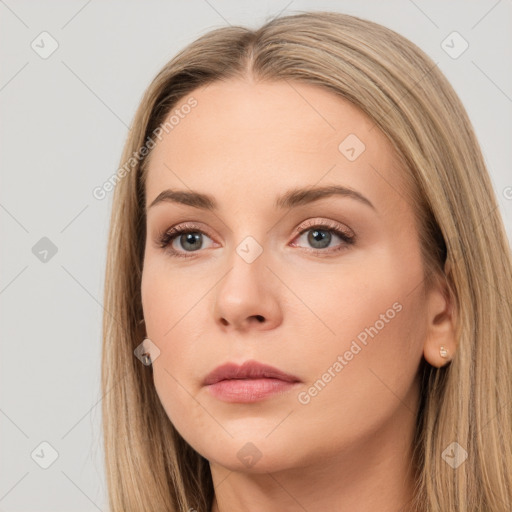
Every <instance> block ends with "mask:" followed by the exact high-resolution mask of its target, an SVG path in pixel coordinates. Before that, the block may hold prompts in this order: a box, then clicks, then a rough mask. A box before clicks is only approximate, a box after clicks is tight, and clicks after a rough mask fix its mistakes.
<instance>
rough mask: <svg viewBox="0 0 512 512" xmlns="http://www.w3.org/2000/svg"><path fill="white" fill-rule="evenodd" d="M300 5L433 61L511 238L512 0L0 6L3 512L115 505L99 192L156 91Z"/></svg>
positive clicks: (1, 1)
mask: <svg viewBox="0 0 512 512" xmlns="http://www.w3.org/2000/svg"><path fill="white" fill-rule="evenodd" d="M301 10H332V11H341V12H345V13H348V14H354V15H356V16H360V17H363V18H367V19H370V20H373V21H376V22H378V23H381V24H383V25H385V26H388V27H390V28H392V29H394V30H395V31H397V32H399V33H401V34H403V35H404V36H406V37H407V38H409V39H410V40H411V41H413V42H414V43H416V44H417V45H418V46H419V47H420V48H422V49H423V50H424V51H425V52H426V53H427V54H429V55H430V57H431V58H432V59H433V60H434V61H435V62H436V63H437V64H438V66H439V68H440V69H441V70H442V71H443V72H444V74H445V75H446V76H447V78H448V79H449V81H450V82H451V83H452V84H453V86H454V88H455V90H456V91H457V93H458V94H459V96H460V98H461V100H462V102H463V103H464V105H465V106H466V109H467V111H468V114H469V117H470V118H471V120H472V123H473V125H474V128H475V131H476V134H477V137H478V138H479V141H480V143H481V146H482V149H483V152H484V157H485V160H486V162H487V165H488V168H489V172H490V174H491V179H492V182H493V185H494V188H495V191H496V195H497V198H498V201H499V205H500V210H501V214H502V216H503V218H504V221H505V223H506V227H507V232H508V236H509V240H510V239H512V236H511V235H512V193H511V192H512V189H511V188H508V187H511V186H512V171H511V169H512V166H511V164H512V138H511V134H512V71H511V69H512V68H511V66H510V62H512V2H511V1H510V0H498V1H496V0H492V1H482V0H479V1H467V0H465V1H452V2H446V1H426V0H415V1H412V0H410V1H408V0H394V1H387V2H379V1H365V2H357V1H314V2H313V1H299V0H294V1H293V0H292V1H290V0H284V1H268V0H267V1H258V2H256V1H251V2H248V1H238V2H237V1H234V0H233V1H228V0H216V1H214V0H192V1H188V2H185V1H169V0H167V1H155V0H152V1H144V2H143V1H137V2H136V1H127V0H123V1H120V0H118V1H108V0H103V1H99V0H88V1H87V0H80V1H74V0H71V1H67V2H60V1H52V2H50V1H40V2H30V1H17V0H16V1H15V0H0V38H1V44H0V52H1V66H0V109H1V123H0V140H1V151H0V162H1V165H0V169H1V185H0V229H1V245H0V247H1V274H0V312H1V324H0V325H1V336H2V337H1V341H2V344H1V367H0V379H1V380H0V432H1V437H0V449H1V452H0V453H1V455H0V512H8V511H20V512H21V511H38V512H44V511H52V512H57V511H70V510H73V511H96V510H107V506H106V503H107V499H106V488H105V480H104V470H103V446H102V439H101V429H100V421H101V398H102V397H101V390H100V362H101V357H100V356H101V321H102V313H103V309H102V301H103V284H104V283H103V280H104V271H105V252H106V239H107V229H108V221H109V215H110V208H111V199H112V194H107V197H106V198H105V199H103V200H98V199H95V198H94V197H93V194H92V191H93V189H94V188H95V187H97V186H98V185H101V184H102V183H103V182H104V181H105V180H106V179H107V178H108V177H109V176H111V175H112V174H113V173H114V172H115V171H116V170H117V168H118V165H119V161H120V155H121V150H122V146H123V144H124V141H125V137H126V135H127V130H128V127H129V126H130V123H131V121H132V116H133V115H134V112H135V109H136V107H137V105H138V102H139V100H140V99H141V95H142V93H143V91H144V90H145V88H146V87H147V86H148V85H149V83H150V81H151V80H152V79H153V77H154V75H155V74H156V73H157V72H158V71H159V69H160V68H161V67H162V66H163V65H164V64H165V62H167V61H168V60H169V59H171V58H172V57H173V56H174V54H175V53H176V52H177V51H178V50H180V49H181V48H182V47H183V46H185V45H186V44H187V43H189V42H191V41H192V40H194V39H196V38H197V37H198V36H200V35H202V34H204V33H205V32H207V31H209V30H211V29H213V28H218V27H221V26H225V25H245V26H249V27H253V28H255V27H257V26H259V25H261V24H262V23H264V22H265V21H268V19H270V18H271V17H274V16H277V15H281V16H283V15H287V14H294V13H296V12H297V11H301ZM454 31H456V32H457V33H458V34H459V35H458V36H455V37H456V39H454V43H452V44H451V46H452V47H454V49H452V50H451V53H452V55H450V54H449V53H447V51H445V48H443V41H444V40H445V39H446V38H447V37H448V36H450V34H452V33H453V32H454ZM459 36H460V37H459ZM451 37H453V36H451ZM449 41H450V39H449ZM466 44H467V45H468V47H467V49H466V50H465V51H464V52H463V53H461V54H460V55H459V56H457V58H454V54H455V53H459V51H460V50H462V49H463V47H464V46H465V45H466ZM461 45H462V46H461ZM52 50H53V53H51V52H52ZM49 53H51V54H49ZM507 191H508V192H507ZM141 341H142V340H141ZM45 466H46V467H45Z"/></svg>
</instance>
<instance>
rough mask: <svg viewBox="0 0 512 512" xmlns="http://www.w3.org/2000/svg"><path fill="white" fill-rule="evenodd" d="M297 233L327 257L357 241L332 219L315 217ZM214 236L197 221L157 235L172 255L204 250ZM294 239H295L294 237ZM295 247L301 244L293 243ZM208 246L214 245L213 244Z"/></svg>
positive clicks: (185, 255) (163, 247)
mask: <svg viewBox="0 0 512 512" xmlns="http://www.w3.org/2000/svg"><path fill="white" fill-rule="evenodd" d="M296 232H297V233H298V236H297V237H296V238H295V239H299V240H302V239H303V238H305V239H306V242H305V243H307V244H309V245H310V248H306V250H308V251H309V252H312V253H314V254H318V255H319V256H326V255H329V254H331V253H336V252H338V251H341V250H344V249H347V248H348V247H349V246H350V245H353V244H354V243H355V234H354V233H353V232H352V231H351V230H349V229H348V228H345V227H343V226H342V225H341V224H338V223H336V222H333V221H325V220H323V221H319V220H318V219H312V220H310V221H308V222H306V223H305V224H302V225H301V226H299V228H297V230H296ZM205 237H206V239H208V240H210V241H212V240H211V238H210V237H209V236H208V235H207V234H206V233H205V232H204V231H203V230H202V229H200V228H199V227H198V226H196V225H195V224H181V225H179V226H175V227H172V228H170V229H168V230H167V231H165V232H164V233H162V234H160V235H159V236H158V237H157V241H158V246H159V247H161V248H162V249H165V250H166V251H167V252H168V253H169V254H170V255H171V256H176V257H179V258H190V257H193V256H194V253H196V252H199V251H200V249H204V248H205V247H204V240H205ZM336 238H337V239H339V240H341V243H339V244H338V245H334V246H332V242H336ZM295 239H294V240H295ZM291 245H292V246H294V247H296V246H298V245H297V244H296V243H292V244H291ZM209 247H212V244H210V246H209Z"/></svg>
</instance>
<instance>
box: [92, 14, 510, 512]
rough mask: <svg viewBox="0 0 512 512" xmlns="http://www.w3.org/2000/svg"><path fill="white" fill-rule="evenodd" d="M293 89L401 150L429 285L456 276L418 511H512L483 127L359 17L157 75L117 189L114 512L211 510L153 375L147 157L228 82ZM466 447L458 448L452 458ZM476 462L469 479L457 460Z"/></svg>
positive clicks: (498, 250)
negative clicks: (146, 293)
mask: <svg viewBox="0 0 512 512" xmlns="http://www.w3.org/2000/svg"><path fill="white" fill-rule="evenodd" d="M232 78H233V79H247V78H251V79H252V80H255V81H269V82H270V81H278V80H285V81H287V82H288V83H289V84H290V85H292V84H293V82H294V81H296V82H303V83H308V84H316V85H318V86H319V87H323V88H327V90H329V91H331V92H332V93H334V94H336V95H339V96H340V97H341V98H344V99H346V100H348V101H350V102H351V103H352V104H354V105H356V106H357V107H359V108H360V109H361V110H362V111H363V112H364V113H366V114H367V115H368V116H370V118H371V119H372V120H373V122H374V123H375V127H376V128H377V129H379V130H381V131H382V132H383V133H384V134H385V135H386V136H387V138H388V139H389V141H390V142H391V144H392V147H393V151H395V152H396V155H397V157H398V158H399V162H401V165H402V167H403V174H404V178H405V179H406V181H407V183H408V185H409V187H408V191H409V194H410V196H409V198H408V199H409V202H411V204H413V205H414V215H415V218H416V221H417V226H418V231H419V235H420V241H421V255H422V258H423V262H424V271H425V281H424V283H425V286H427V285H429V283H431V282H433V280H434V279H442V280H443V281H444V282H445V283H446V285H447V289H448V290H449V293H450V295H451V297H452V299H453V304H454V307H455V311H456V319H457V321H456V336H457V350H456V353H455V355H454V358H453V360H452V361H451V362H450V363H449V364H448V365H447V366H445V367H442V368H435V367H433V366H431V365H430V364H428V363H427V362H426V361H425V360H423V361H422V366H421V370H420V374H421V375H420V382H421V393H420V404H419V407H418V412H417V421H416V435H415V445H414V459H415V464H416V467H417V487H416V493H415V507H416V509H417V510H425V511H426V512H448V511H450V512H473V511H474V512H476V511H484V510H485V511H486V512H503V511H505V510H512V453H511V451H512V421H511V419H512V418H511V409H510V400H511V399H512V258H511V252H510V247H509V245H508V240H507V235H506V232H505V229H504V226H503V222H502V219H501V217H500V213H499V208H498V203H497V201H496V197H495V194H494V191H493V188H492V185H491V181H490V178H489V174H488V171H487V168H486V165H485V162H484V159H483V156H482V153H481V149H480V147H479V144H478V141H477V139H476V136H475V133H474V131H473V128H472V125H471V122H470V120H469V118H468V115H467V113H466V111H465V109H464V107H463V105H462V103H461V101H460V100H459V98H458V97H457V95H456V93H455V92H454V90H453V88H452V86H451V85H450V84H449V83H448V81H447V80H446V78H445V77H444V75H443V74H442V73H441V71H440V70H439V68H438V67H437V66H436V64H435V63H434V62H433V61H432V60H431V59H430V58H429V57H428V56H427V55H426V54H425V53H424V52H423V51H421V50H420V49H419V48H418V47H417V46H415V45H414V44H413V43H411V42H410V41H409V40H407V39H406V38H404V37H402V36H401V35H399V34H398V33H396V32H394V31H392V30H390V29H388V28H386V27H383V26H381V25H379V24H376V23H374V22H371V21H367V20H364V19H361V18H358V17H355V16H350V15H346V14H341V13H334V12H300V13H299V14H294V15H290V16H286V17H280V18H276V19H272V20H270V21H268V22H267V23H266V24H264V25H263V26H262V27H260V28H258V29H255V30H252V29H248V28H245V27H238V26H236V27H231V26H230V27H225V28H217V29H214V30H212V31H210V32H208V33H206V34H204V35H202V36H201V37H199V38H198V39H196V40H195V41H194V42H192V43H191V44H189V45H188V46H187V47H185V48H184V49H183V50H181V51H180V52H179V53H178V54H177V55H176V56H175V57H174V58H173V59H172V60H171V61H170V62H168V63H167V64H166V65H165V66H164V68H163V69H162V70H161V71H160V72H159V73H158V75H157V76H156V77H155V78H154V80H153V82H152V83H151V84H150V85H149V87H148V89H147V90H146V92H145V93H144V95H143V98H142V100H141V102H140V105H139V107H138V110H137V112H136V114H135V118H134V120H133V123H132V126H131V129H130V132H129V135H128V138H127V141H126V144H125V148H124V152H123V155H122V158H121V166H120V168H119V170H118V172H117V174H116V175H115V176H113V178H114V181H115V182H116V186H115V190H114V196H113V205H112V214H111V220H110V232H109V240H108V254H107V263H106V280H105V295H104V307H105V313H104V317H103V352H102V390H103V393H104V398H103V403H102V414H103V435H104V450H105V462H106V478H107V486H108V496H109V503H110V509H111V512H126V511H142V510H144V511H145V512H152V511H154V512H157V511H158V512H161V511H163V510H166V511H173V512H177V511H180V512H182V511H183V512H185V511H188V510H189V509H193V510H196V511H198V512H209V511H210V507H211V504H212V499H213V493H214V489H213V483H212V479H211V474H210V470H209V465H208V461H207V460H206V459H205V458H203V457H202V456H200V455H199V454H198V453H197V452H196V451H195V450H194V449H192V447H191V446H189V445H188V443H186V442H185V440H184V439H183V438H182V437H181V436H180V435H179V434H178V433H177V431H176V430H175V428H174V427H173V425H172V423H171V421H170V420H169V418H168V416H167V415H166V413H165V411H164V409H163V406H162V405H161V403H160V400H159V398H158V396H157V393H156V390H155V387H154V384H153V379H152V373H151V370H150V369H149V368H148V367H145V366H144V365H143V364H141V362H140V361H139V360H138V359H137V357H135V356H134V350H135V348H136V347H137V346H138V345H139V344H140V343H141V342H142V340H143V338H144V332H145V330H144V325H143V322H141V320H142V318H143V312H142V305H141V290H140V288H141V276H142V269H143V263H144V262H143V258H144V243H145V236H146V232H145V229H146V219H145V213H144V208H145V204H144V190H145V189H144V187H145V176H146V174H145V172H146V170H147V169H146V166H145V165H144V164H145V162H147V155H148V154H150V149H151V148H152V147H153V145H154V142H155V140H154V139H155V134H158V133H159V132H158V129H159V127H162V126H163V123H164V122H165V120H166V117H167V116H168V115H169V113H170V112H171V110H172V109H173V107H174V106H175V105H176V104H177V102H179V101H180V100H182V99H183V98H186V97H187V96H188V95H190V94H192V93H193V91H194V90H195V89H196V88H198V87H201V86H205V85H208V84H210V83H212V82H214V81H218V80H228V79H232ZM452 443H458V444H457V445H452V446H451V447H450V445H451V444H452ZM454 446H455V450H457V453H458V456H461V454H466V453H467V459H466V460H465V461H464V462H463V463H462V464H460V465H459V466H458V467H454V465H453V464H448V463H447V461H446V456H445V454H446V451H445V450H446V449H447V448H448V451H449V453H450V455H451V456H453V453H454V452H453V451H451V450H453V449H454V448H453V447H454Z"/></svg>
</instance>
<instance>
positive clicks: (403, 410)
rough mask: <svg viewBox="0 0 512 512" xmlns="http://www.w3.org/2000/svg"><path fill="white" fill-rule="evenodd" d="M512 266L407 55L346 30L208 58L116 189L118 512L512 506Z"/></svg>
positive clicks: (255, 39) (194, 57)
mask: <svg viewBox="0 0 512 512" xmlns="http://www.w3.org/2000/svg"><path fill="white" fill-rule="evenodd" d="M511 269H512V264H511V257H510V249H509V247H508V245H507V238H506V234H505V230H504V227H503V223H502V220H501V219H500V216H499V209H498V207H497V202H496V198H495V195H494V192H493V189H492V186H491V182H490V179H489V175H488V172H487V170H486V167H485V163H484V161H483V158H482V154H481V151H480V148H479V145H478V142H477V140H476V138H475V135H474V132H473V129H472V126H471V123H470V121H469V119H468V116H467V114H466V112H465V110H464V107H463V106H462V104H461V102H460V100H459V99H458V97H457V96H456V94H455V92H454V91H453V89H452V87H451V86H450V85H449V83H448V82H447V80H446V79H445V77H444V76H443V75H442V73H441V72H440V71H439V69H438V68H437V67H436V66H435V64H434V63H433V62H432V61H431V59H429V58H428V57H427V56H426V55H425V54H424V53H423V52H422V51H421V50H419V49H418V48H417V47H416V46H415V45H413V44H412V43H411V42H409V41H408V40H406V39H405V38H403V37H402V36H400V35H398V34H397V33H395V32H393V31H391V30H389V29H387V28H385V27H383V26H380V25H378V24H376V23H373V22H370V21H366V20H363V19H360V18H357V17H353V16H349V15H344V14H338V13H330V12H315V13H301V14H297V15H292V16H288V17H282V18H277V19H274V20H272V21H270V22H268V23H267V24H265V25H264V26H263V27H261V28H260V29H258V30H249V29H246V28H242V27H227V28H221V29H216V30H213V31H211V32H209V33H208V34H206V35H204V36H202V37H200V38H199V39H198V40H196V41H195V42H193V43H192V44H190V45H189V46H188V47H187V48H185V49H184V50H182V51H181V52H180V53H179V54H178V55H177V56H176V57H175V58H174V59H172V60H171V61H170V62H169V63H168V64H167V65H166V66H165V67H164V68H163V69H162V71H161V72H160V73H159V74H158V76H157V77H156V78H155V79H154V81H153V82H152V83H151V85H150V86H149V88H148V90H147V91H146V93H145V95H144V97H143V99H142V101H141V104H140V106H139V108H138V110H137V113H136V115H135V119H134V122H133V125H132V129H131V132H130V134H129V137H128V140H127V142H126V146H125V150H124V153H123V157H122V161H121V167H120V169H119V172H118V174H117V185H116V189H115V195H114V200H113V210H112V218H111V230H110V238H109V247H108V257H107V271H106V288H105V309H106V313H105V316H104V345H103V367H102V381H103V382H102V385H103V390H104V393H105V397H104V400H103V415H104V416H103V417H104V443H105V453H106V468H107V478H108V489H109V499H110V506H111V510H112V511H113V512H117V511H121V510H123V511H126V510H137V511H138V510H141V511H142V510H144V511H163V510H167V511H186V510H197V511H200V512H201V511H205V512H210V511H211V512H230V511H234V510H247V511H256V510H265V511H273V510H283V509H284V510H310V511H311V510H337V511H345V510H347V511H348V510H350V511H352V512H363V511H369V510H380V511H398V510H400V511H425V512H446V511H457V512H463V511H464V512H469V511H475V512H476V511H486V512H498V511H500V512H501V511H504V510H512V495H511V489H512V454H511V447H512V446H511V439H512V438H511V433H512V425H511V414H510V400H511V397H512V393H511V387H512V386H511V385H512V377H511V376H512V348H511V347H512V344H511V341H512V279H511V274H512V272H511Z"/></svg>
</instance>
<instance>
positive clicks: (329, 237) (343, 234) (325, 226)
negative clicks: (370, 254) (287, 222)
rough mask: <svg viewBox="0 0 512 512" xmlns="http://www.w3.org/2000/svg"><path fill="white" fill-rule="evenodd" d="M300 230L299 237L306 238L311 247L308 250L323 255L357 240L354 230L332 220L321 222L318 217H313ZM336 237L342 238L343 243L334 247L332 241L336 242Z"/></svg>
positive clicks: (339, 249) (344, 247)
mask: <svg viewBox="0 0 512 512" xmlns="http://www.w3.org/2000/svg"><path fill="white" fill-rule="evenodd" d="M298 232H299V237H298V239H299V240H302V239H304V238H305V239H306V240H305V243H306V244H309V245H310V247H311V248H310V249H308V250H310V251H311V252H313V253H316V254H319V255H322V256H323V255H326V254H330V253H333V252H338V251H341V250H344V249H347V248H348V247H349V246H350V245H353V244H354V242H355V235H354V233H353V232H352V231H350V230H349V229H348V228H344V227H343V226H341V225H340V224H338V223H335V222H332V221H322V222H319V221H318V220H317V219H312V220H310V221H308V222H307V223H306V224H303V225H302V226H300V227H299V228H298ZM336 238H338V239H340V240H341V244H338V245H335V246H334V247H333V246H332V245H331V243H332V242H336ZM292 245H293V246H296V245H297V244H295V243H293V244H292Z"/></svg>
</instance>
